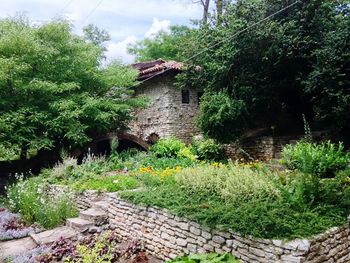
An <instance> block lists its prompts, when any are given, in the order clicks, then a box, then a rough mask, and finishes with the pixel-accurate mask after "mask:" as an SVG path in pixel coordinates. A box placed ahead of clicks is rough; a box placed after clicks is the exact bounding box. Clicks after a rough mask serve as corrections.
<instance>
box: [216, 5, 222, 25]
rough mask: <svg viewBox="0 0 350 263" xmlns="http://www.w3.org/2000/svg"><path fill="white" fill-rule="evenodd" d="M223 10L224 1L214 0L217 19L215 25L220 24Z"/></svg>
mask: <svg viewBox="0 0 350 263" xmlns="http://www.w3.org/2000/svg"><path fill="white" fill-rule="evenodd" d="M223 11H224V3H223V0H216V14H217V17H216V20H217V25H221V24H222V14H223Z"/></svg>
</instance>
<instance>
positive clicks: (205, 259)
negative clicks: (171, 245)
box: [168, 253, 239, 263]
mask: <svg viewBox="0 0 350 263" xmlns="http://www.w3.org/2000/svg"><path fill="white" fill-rule="evenodd" d="M221 262H222V263H224V262H226V263H239V261H238V260H237V259H235V258H234V257H233V256H232V255H230V254H223V255H219V254H216V253H210V254H194V255H190V256H181V257H177V258H175V259H174V260H172V261H169V262H168V263H221Z"/></svg>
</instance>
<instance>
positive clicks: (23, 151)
mask: <svg viewBox="0 0 350 263" xmlns="http://www.w3.org/2000/svg"><path fill="white" fill-rule="evenodd" d="M27 153H28V146H27V145H25V144H24V145H22V147H21V154H20V157H19V158H20V160H26V159H27Z"/></svg>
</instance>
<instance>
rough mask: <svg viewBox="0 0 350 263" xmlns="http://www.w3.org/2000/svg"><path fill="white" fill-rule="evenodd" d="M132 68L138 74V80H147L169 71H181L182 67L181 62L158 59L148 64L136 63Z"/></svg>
mask: <svg viewBox="0 0 350 263" xmlns="http://www.w3.org/2000/svg"><path fill="white" fill-rule="evenodd" d="M132 67H133V68H134V69H137V70H138V71H139V72H140V74H139V77H138V79H139V80H147V79H149V78H152V77H155V76H157V75H160V74H163V73H164V72H167V71H170V70H173V71H181V70H182V69H183V67H184V65H183V63H181V62H176V61H165V60H163V59H158V60H155V61H150V62H141V63H136V64H133V65H132Z"/></svg>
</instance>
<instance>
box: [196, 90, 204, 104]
mask: <svg viewBox="0 0 350 263" xmlns="http://www.w3.org/2000/svg"><path fill="white" fill-rule="evenodd" d="M203 94H204V92H203V91H199V92H198V93H197V102H198V104H199V103H201V98H202V96H203Z"/></svg>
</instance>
